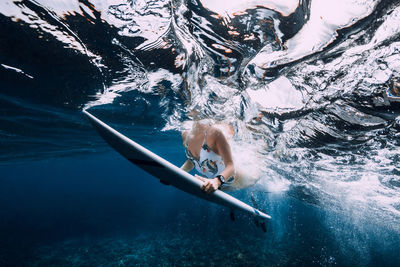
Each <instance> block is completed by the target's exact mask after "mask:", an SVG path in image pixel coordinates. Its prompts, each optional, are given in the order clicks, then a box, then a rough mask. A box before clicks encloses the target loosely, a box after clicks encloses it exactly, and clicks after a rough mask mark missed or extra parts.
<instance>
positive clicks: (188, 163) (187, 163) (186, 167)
mask: <svg viewBox="0 0 400 267" xmlns="http://www.w3.org/2000/svg"><path fill="white" fill-rule="evenodd" d="M193 168H194V164H193V162H192V161H190V160H186V161H185V163H183V165H182V166H181V169H182V170H184V171H185V172H190V171H191V170H193Z"/></svg>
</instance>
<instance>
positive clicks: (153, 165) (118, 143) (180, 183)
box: [83, 110, 271, 219]
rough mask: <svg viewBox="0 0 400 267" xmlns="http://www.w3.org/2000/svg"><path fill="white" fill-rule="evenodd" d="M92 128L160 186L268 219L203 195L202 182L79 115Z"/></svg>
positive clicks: (220, 196) (227, 198)
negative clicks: (161, 183)
mask: <svg viewBox="0 0 400 267" xmlns="http://www.w3.org/2000/svg"><path fill="white" fill-rule="evenodd" d="M83 113H84V114H85V115H86V117H87V118H88V119H89V121H90V123H91V124H92V125H93V127H94V128H95V129H96V130H97V131H98V133H99V134H100V136H101V137H102V138H103V139H104V140H105V141H106V142H107V143H108V144H109V145H110V146H111V147H112V148H113V149H115V150H116V151H117V152H118V153H120V154H121V155H122V156H124V157H125V158H126V159H128V160H129V161H130V162H132V163H133V164H135V165H137V166H138V167H139V168H141V169H143V170H144V171H146V172H148V173H149V174H151V175H153V176H155V177H156V178H158V179H160V181H161V182H163V183H164V184H170V185H173V186H174V187H176V188H178V189H180V190H182V191H185V192H187V193H189V194H192V195H195V196H197V197H199V198H202V199H205V200H207V201H211V202H214V203H216V204H219V205H222V206H225V207H228V208H230V209H231V210H240V211H244V212H246V213H248V214H250V215H253V216H254V217H256V218H260V219H271V216H269V215H268V214H265V213H263V212H261V211H259V210H258V209H256V208H253V207H251V206H250V205H247V204H246V203H244V202H242V201H240V200H238V199H237V198H234V197H233V196H231V195H228V194H227V193H225V192H223V191H221V190H216V191H215V192H213V193H212V194H206V193H204V192H203V191H202V190H201V189H200V187H201V185H202V182H201V181H200V180H199V179H197V178H195V177H194V176H193V175H191V174H189V173H187V172H185V171H183V170H182V169H180V168H179V167H177V166H175V165H173V164H172V163H170V162H168V161H167V160H165V159H163V158H162V157H160V156H158V155H156V154H155V153H153V152H151V151H150V150H148V149H146V148H144V147H143V146H141V145H139V144H138V143H136V142H134V141H132V140H131V139H129V138H128V137H126V136H124V135H123V134H121V133H119V132H118V131H116V130H115V129H113V128H111V127H110V126H108V125H107V124H105V123H104V122H102V121H101V120H99V119H98V118H96V117H95V116H93V115H92V114H90V113H89V112H87V111H85V110H84V111H83Z"/></svg>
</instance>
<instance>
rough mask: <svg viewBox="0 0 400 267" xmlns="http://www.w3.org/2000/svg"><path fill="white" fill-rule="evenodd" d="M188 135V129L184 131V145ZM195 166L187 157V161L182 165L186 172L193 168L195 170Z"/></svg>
mask: <svg viewBox="0 0 400 267" xmlns="http://www.w3.org/2000/svg"><path fill="white" fill-rule="evenodd" d="M187 135H188V131H183V132H182V144H183V146H184V147H185V140H186V136H187ZM193 168H194V164H193V162H192V161H190V160H189V159H187V160H186V161H185V163H183V165H182V166H181V169H182V170H184V171H185V172H190V171H191V170H193Z"/></svg>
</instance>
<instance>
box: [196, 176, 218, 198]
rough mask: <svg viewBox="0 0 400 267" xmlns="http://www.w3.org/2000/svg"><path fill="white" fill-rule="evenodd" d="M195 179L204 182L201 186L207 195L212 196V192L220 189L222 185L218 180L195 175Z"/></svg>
mask: <svg viewBox="0 0 400 267" xmlns="http://www.w3.org/2000/svg"><path fill="white" fill-rule="evenodd" d="M195 177H196V178H198V179H200V180H202V181H203V184H202V185H201V187H200V188H201V190H203V191H204V192H206V193H207V194H211V193H212V192H214V191H215V190H217V189H218V187H219V186H220V185H221V182H220V180H219V179H218V178H214V179H207V178H204V177H201V176H198V175H195Z"/></svg>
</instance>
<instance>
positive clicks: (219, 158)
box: [181, 120, 259, 194]
mask: <svg viewBox="0 0 400 267" xmlns="http://www.w3.org/2000/svg"><path fill="white" fill-rule="evenodd" d="M236 134H237V130H236V131H235V128H234V127H233V126H232V125H229V124H226V123H222V122H217V123H212V122H211V121H210V120H200V121H194V122H193V125H192V128H191V130H186V131H183V132H182V141H183V146H184V148H185V154H186V157H187V160H186V161H185V163H184V164H183V165H182V167H181V169H182V170H184V171H186V172H190V171H191V170H193V169H194V168H196V170H197V171H198V172H199V173H200V174H201V175H204V176H205V177H202V176H199V175H195V177H196V178H198V179H200V180H202V181H203V182H204V183H203V185H202V186H201V189H202V190H203V191H204V192H206V193H209V194H210V193H212V192H214V191H215V190H217V189H221V190H223V191H230V190H236V189H241V188H244V187H248V186H251V185H253V184H255V183H256V182H257V181H258V179H259V173H258V172H254V171H253V172H252V173H251V174H250V172H249V173H247V174H245V173H244V172H243V168H242V166H239V165H242V164H239V162H238V160H234V155H233V153H232V147H231V145H230V143H231V142H232V139H233V138H234V137H235V135H236Z"/></svg>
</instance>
